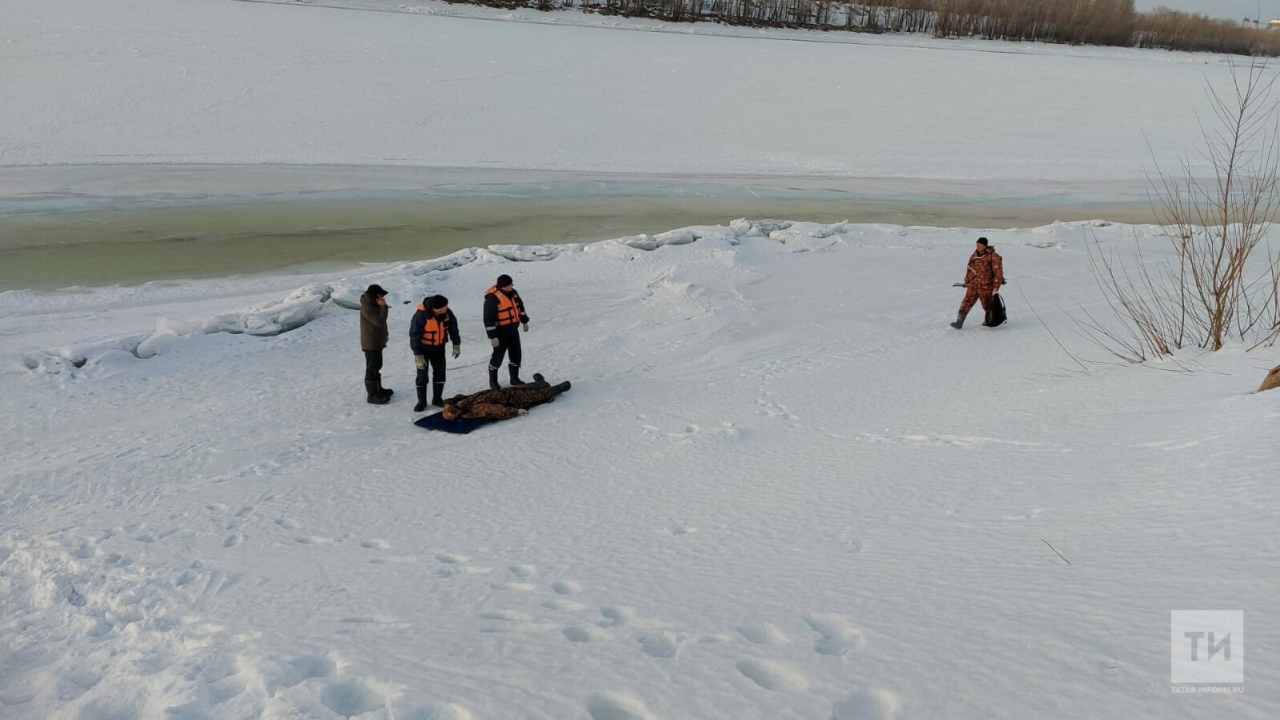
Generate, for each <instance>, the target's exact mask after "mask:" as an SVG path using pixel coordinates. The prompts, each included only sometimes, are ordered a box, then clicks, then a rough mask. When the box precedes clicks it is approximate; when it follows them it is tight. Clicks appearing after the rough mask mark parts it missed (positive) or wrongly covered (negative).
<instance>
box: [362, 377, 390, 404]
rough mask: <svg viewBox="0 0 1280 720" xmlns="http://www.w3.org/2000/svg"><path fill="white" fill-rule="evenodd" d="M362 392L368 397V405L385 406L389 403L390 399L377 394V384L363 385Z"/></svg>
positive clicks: (368, 383)
mask: <svg viewBox="0 0 1280 720" xmlns="http://www.w3.org/2000/svg"><path fill="white" fill-rule="evenodd" d="M364 392H365V394H366V395H368V396H369V398H368V402H369V404H370V405H386V404H387V403H389V402H391V398H389V397H387V396H386V395H383V394H381V393H379V392H378V383H374V382H366V383H365V384H364Z"/></svg>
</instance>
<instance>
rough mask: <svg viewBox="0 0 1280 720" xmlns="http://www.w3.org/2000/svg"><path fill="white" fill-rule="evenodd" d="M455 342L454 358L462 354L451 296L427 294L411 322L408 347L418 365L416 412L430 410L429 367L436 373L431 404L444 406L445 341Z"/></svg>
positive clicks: (414, 362)
mask: <svg viewBox="0 0 1280 720" xmlns="http://www.w3.org/2000/svg"><path fill="white" fill-rule="evenodd" d="M446 339H448V340H452V341H453V357H454V359H455V360H456V359H457V357H458V355H460V354H461V353H462V339H461V338H460V337H459V336H458V318H456V317H454V315H453V311H452V310H450V309H449V299H448V298H446V297H445V296H443V295H435V296H428V297H427V298H425V299H423V301H422V304H421V305H419V306H418V311H417V312H415V313H414V314H413V320H412V321H410V323H409V347H411V348H413V364H414V365H415V366H416V367H417V368H418V378H417V383H416V385H417V390H418V404H417V405H414V406H413V411H414V412H422V411H423V410H426V409H427V380H428V373H427V369H428V367H430V369H431V370H432V372H433V373H434V374H435V382H433V383H432V384H431V404H432V405H435V406H436V407H444V343H445V340H446Z"/></svg>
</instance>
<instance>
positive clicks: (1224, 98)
mask: <svg viewBox="0 0 1280 720" xmlns="http://www.w3.org/2000/svg"><path fill="white" fill-rule="evenodd" d="M1231 77H1232V86H1231V91H1232V92H1231V93H1230V94H1223V93H1220V92H1219V91H1218V90H1216V89H1214V88H1212V87H1211V88H1210V90H1209V100H1210V104H1211V107H1212V108H1213V118H1212V120H1211V125H1209V126H1205V125H1203V124H1202V125H1201V136H1202V138H1203V146H1202V147H1201V148H1200V150H1199V157H1200V159H1201V160H1203V161H1205V162H1206V163H1207V164H1208V165H1209V167H1210V168H1211V173H1210V175H1211V176H1210V177H1207V178H1202V177H1197V175H1196V173H1195V172H1194V165H1193V163H1192V160H1191V158H1190V157H1189V156H1184V157H1183V159H1182V161H1181V164H1180V167H1179V168H1178V169H1177V170H1176V171H1166V170H1164V169H1163V168H1161V167H1159V164H1158V163H1157V167H1156V175H1155V177H1154V178H1152V180H1151V185H1152V187H1151V195H1152V207H1153V209H1154V210H1155V212H1156V215H1157V217H1158V218H1159V222H1160V225H1161V226H1162V227H1163V230H1164V236H1165V238H1166V239H1167V240H1168V241H1169V243H1170V247H1171V249H1172V253H1171V257H1172V259H1162V260H1156V259H1150V258H1149V257H1148V256H1147V255H1146V254H1144V253H1143V252H1142V248H1141V243H1135V246H1136V247H1137V254H1136V257H1135V259H1133V260H1130V261H1125V260H1124V259H1122V258H1120V257H1119V255H1118V254H1116V253H1114V252H1113V253H1112V254H1110V255H1108V254H1107V253H1104V252H1101V251H1096V252H1095V251H1094V250H1093V249H1092V248H1091V249H1090V264H1091V267H1092V269H1093V272H1094V277H1095V279H1096V280H1097V282H1098V285H1099V287H1100V288H1101V289H1102V291H1103V294H1104V295H1105V297H1106V298H1107V302H1108V304H1109V306H1110V308H1111V310H1112V311H1113V313H1114V315H1115V317H1116V318H1117V319H1118V320H1119V322H1120V325H1119V327H1118V328H1117V327H1116V326H1115V325H1113V324H1109V323H1105V322H1100V321H1099V320H1098V319H1097V318H1095V317H1093V316H1092V315H1090V314H1089V313H1087V312H1085V313H1084V317H1083V319H1080V320H1078V322H1079V324H1080V325H1081V327H1082V328H1084V330H1085V333H1086V335H1087V336H1088V337H1090V338H1091V339H1093V340H1094V341H1095V342H1096V343H1098V344H1099V345H1101V346H1102V347H1105V348H1106V349H1108V350H1109V351H1111V352H1112V353H1114V354H1115V355H1117V356H1119V357H1122V358H1124V359H1126V360H1130V361H1133V362H1141V361H1143V360H1146V359H1148V358H1149V357H1164V356H1167V355H1171V354H1173V353H1174V352H1175V351H1177V350H1179V349H1182V348H1184V347H1188V346H1196V347H1202V348H1207V349H1210V350H1220V349H1222V347H1223V346H1224V345H1225V344H1226V343H1228V342H1231V341H1234V340H1238V341H1241V342H1244V343H1246V344H1248V345H1250V349H1252V348H1255V347H1258V346H1260V345H1269V344H1274V343H1275V342H1276V340H1277V338H1278V337H1280V253H1278V252H1277V250H1276V248H1275V247H1274V244H1273V243H1271V242H1269V237H1268V236H1269V233H1270V230H1271V223H1272V221H1273V220H1274V218H1275V215H1276V212H1277V211H1278V210H1280V126H1278V125H1277V114H1278V111H1280V104H1278V103H1277V101H1276V100H1275V98H1274V97H1273V90H1274V88H1275V85H1276V81H1277V76H1276V75H1275V74H1274V73H1272V72H1269V71H1268V69H1267V65H1266V62H1265V61H1263V60H1260V59H1255V60H1253V61H1252V62H1250V63H1249V65H1248V66H1247V68H1241V67H1238V66H1234V65H1233V66H1232V68H1231Z"/></svg>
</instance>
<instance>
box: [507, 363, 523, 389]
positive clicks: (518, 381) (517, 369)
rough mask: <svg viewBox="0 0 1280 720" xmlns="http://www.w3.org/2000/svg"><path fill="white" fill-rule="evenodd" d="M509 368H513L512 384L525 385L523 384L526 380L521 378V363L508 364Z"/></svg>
mask: <svg viewBox="0 0 1280 720" xmlns="http://www.w3.org/2000/svg"><path fill="white" fill-rule="evenodd" d="M507 368H508V369H509V370H511V384H512V385H523V384H524V381H523V380H521V379H520V366H519V365H508V366H507Z"/></svg>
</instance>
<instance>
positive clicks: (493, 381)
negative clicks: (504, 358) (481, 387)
mask: <svg viewBox="0 0 1280 720" xmlns="http://www.w3.org/2000/svg"><path fill="white" fill-rule="evenodd" d="M489 389H490V390H501V389H502V386H501V385H499V384H498V368H496V367H492V366H490V367H489Z"/></svg>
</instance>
